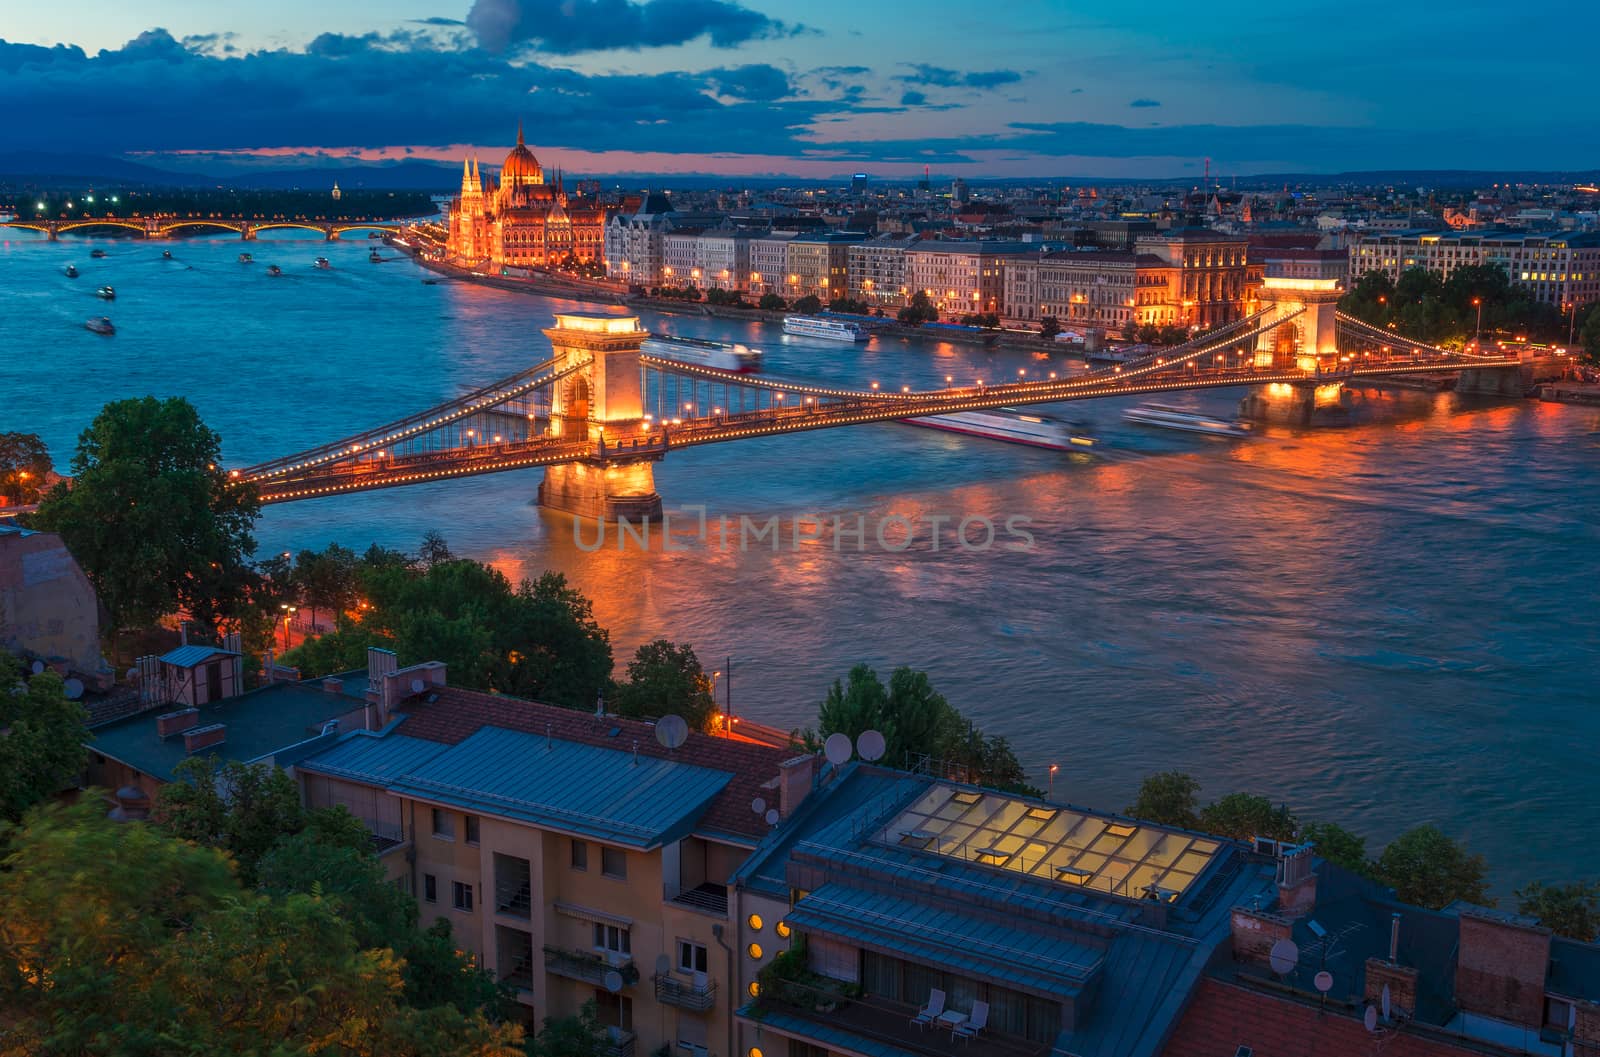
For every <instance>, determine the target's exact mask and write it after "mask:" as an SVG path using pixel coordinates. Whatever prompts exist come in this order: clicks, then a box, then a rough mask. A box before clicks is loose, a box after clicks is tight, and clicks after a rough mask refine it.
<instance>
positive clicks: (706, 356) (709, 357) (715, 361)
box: [642, 334, 761, 374]
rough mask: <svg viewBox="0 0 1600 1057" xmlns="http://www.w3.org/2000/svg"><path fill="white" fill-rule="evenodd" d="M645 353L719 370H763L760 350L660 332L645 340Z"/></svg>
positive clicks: (748, 372) (739, 371) (744, 371)
mask: <svg viewBox="0 0 1600 1057" xmlns="http://www.w3.org/2000/svg"><path fill="white" fill-rule="evenodd" d="M642 349H643V351H644V352H646V353H649V354H650V355H651V356H660V357H662V358H663V359H667V360H678V361H680V362H683V363H694V364H699V365H700V366H702V367H713V368H715V369H717V370H719V371H736V372H738V373H740V374H750V373H752V372H755V371H759V370H760V369H761V350H760V349H752V348H750V347H749V346H748V345H739V344H734V343H730V342H726V341H706V340H705V339H703V338H678V337H673V336H672V335H669V334H657V335H652V336H651V337H648V338H645V339H644V344H643V346H642Z"/></svg>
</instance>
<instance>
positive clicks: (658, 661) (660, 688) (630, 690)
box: [612, 639, 717, 731]
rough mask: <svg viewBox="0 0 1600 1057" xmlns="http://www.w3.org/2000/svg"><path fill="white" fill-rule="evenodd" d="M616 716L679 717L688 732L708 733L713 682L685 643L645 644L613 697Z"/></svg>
mask: <svg viewBox="0 0 1600 1057" xmlns="http://www.w3.org/2000/svg"><path fill="white" fill-rule="evenodd" d="M612 700H613V701H614V702H615V703H616V706H617V712H618V714H619V715H624V716H633V717H636V718H641V719H654V718H657V717H659V716H666V715H677V716H682V717H683V718H684V719H685V720H686V721H687V722H688V724H689V727H690V729H691V730H706V731H708V730H711V729H712V728H713V726H714V725H715V722H714V720H715V716H716V712H717V703H716V700H715V699H714V698H713V697H712V681H711V679H710V677H708V676H707V675H706V671H705V668H703V667H702V666H701V664H700V658H699V657H697V656H695V652H694V648H693V647H692V646H689V645H688V644H687V643H685V644H683V645H678V644H676V643H672V642H668V641H667V640H666V639H656V640H655V641H654V642H647V643H645V644H644V645H642V646H640V647H639V648H638V650H636V651H635V652H634V655H633V660H631V661H629V662H628V678H627V681H626V682H623V683H620V684H618V685H617V688H616V690H615V691H614V693H613V695H612Z"/></svg>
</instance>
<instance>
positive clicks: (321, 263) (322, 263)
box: [315, 257, 333, 268]
mask: <svg viewBox="0 0 1600 1057" xmlns="http://www.w3.org/2000/svg"><path fill="white" fill-rule="evenodd" d="M315 264H316V266H317V267H318V268H332V267H333V265H331V264H329V263H328V258H326V257H318V258H317V259H316V261H315Z"/></svg>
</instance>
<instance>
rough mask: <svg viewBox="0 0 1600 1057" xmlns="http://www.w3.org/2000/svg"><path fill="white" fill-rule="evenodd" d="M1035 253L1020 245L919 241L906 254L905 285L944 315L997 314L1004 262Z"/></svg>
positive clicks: (1030, 247) (1003, 278) (1012, 243)
mask: <svg viewBox="0 0 1600 1057" xmlns="http://www.w3.org/2000/svg"><path fill="white" fill-rule="evenodd" d="M1037 250H1038V247H1036V246H1030V245H1028V244H1026V243H1022V242H921V243H918V244H917V245H915V246H913V247H911V248H910V249H908V250H907V251H906V286H907V287H908V289H909V290H910V292H911V294H912V295H915V294H916V293H917V292H918V291H919V290H920V291H922V292H923V293H926V294H927V295H928V300H929V301H931V302H932V303H933V306H934V307H935V308H937V309H938V310H939V311H940V312H941V313H943V314H944V315H952V316H960V315H965V314H967V313H973V312H999V311H1000V299H1001V295H1002V294H1003V293H1004V286H1005V277H1004V274H1003V272H1002V269H1003V267H1004V265H1005V262H1006V261H1007V260H1009V259H1011V258H1013V257H1017V256H1020V255H1028V254H1034V253H1036V252H1037Z"/></svg>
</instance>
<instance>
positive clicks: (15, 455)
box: [0, 433, 53, 505]
mask: <svg viewBox="0 0 1600 1057" xmlns="http://www.w3.org/2000/svg"><path fill="white" fill-rule="evenodd" d="M52 468H53V467H52V466H51V463H50V449H48V448H46V447H45V445H44V441H42V440H40V439H39V435H38V434H37V433H0V496H4V497H5V502H6V503H10V504H16V505H22V504H26V503H37V502H38V501H39V496H40V495H42V494H43V490H44V485H45V480H46V478H47V477H49V475H50V471H51V469H52Z"/></svg>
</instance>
